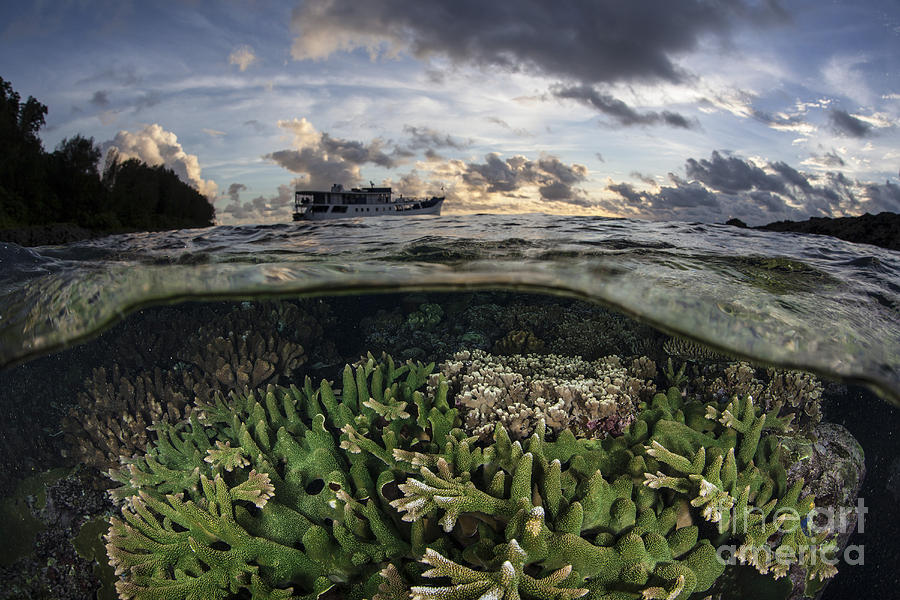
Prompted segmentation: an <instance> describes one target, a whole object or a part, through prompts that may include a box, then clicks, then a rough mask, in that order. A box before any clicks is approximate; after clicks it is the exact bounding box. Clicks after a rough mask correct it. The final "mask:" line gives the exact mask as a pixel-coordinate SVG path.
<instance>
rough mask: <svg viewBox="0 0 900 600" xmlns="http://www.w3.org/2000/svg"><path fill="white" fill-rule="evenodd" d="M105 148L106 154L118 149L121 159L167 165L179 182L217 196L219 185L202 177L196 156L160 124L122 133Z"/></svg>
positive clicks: (105, 144)
mask: <svg viewBox="0 0 900 600" xmlns="http://www.w3.org/2000/svg"><path fill="white" fill-rule="evenodd" d="M102 148H103V150H104V152H108V151H109V150H110V149H112V148H115V149H116V151H117V152H118V155H119V157H120V159H121V160H127V159H129V158H136V159H138V160H141V161H143V162H145V163H147V164H148V165H151V166H157V165H165V166H166V167H168V168H170V169H172V170H173V171H174V172H175V174H176V175H178V177H179V179H181V180H182V181H184V182H185V183H187V184H189V185H191V186H193V187H194V188H195V189H196V190H197V191H198V192H200V193H201V194H203V195H204V196H207V197H209V198H212V197H215V195H216V192H217V191H218V186H217V185H216V182H214V181H212V180H204V179H203V178H202V177H201V172H200V160H199V159H198V158H197V155H196V154H188V153H187V152H185V151H184V148H182V147H181V144H180V143H178V137H177V136H176V135H175V134H174V133H172V132H171V131H166V130H165V129H163V128H162V127H161V126H160V125H159V124H157V123H154V124H152V125H147V126H146V127H144V128H143V129H142V130H140V131H137V132H134V133H132V132H129V131H124V130H123V131H120V132H119V133H117V134H116V137H115V138H113V139H112V140H109V141H107V142H104V143H103V144H102Z"/></svg>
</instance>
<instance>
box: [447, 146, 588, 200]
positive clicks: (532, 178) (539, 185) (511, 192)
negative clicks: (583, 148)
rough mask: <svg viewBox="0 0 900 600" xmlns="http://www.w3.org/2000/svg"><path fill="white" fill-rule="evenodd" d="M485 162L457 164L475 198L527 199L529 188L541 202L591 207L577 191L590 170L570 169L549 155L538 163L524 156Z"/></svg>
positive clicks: (487, 158) (496, 157)
mask: <svg viewBox="0 0 900 600" xmlns="http://www.w3.org/2000/svg"><path fill="white" fill-rule="evenodd" d="M484 158H485V161H484V162H483V163H462V162H461V161H458V162H457V165H458V166H459V167H460V168H458V169H457V173H456V175H457V176H458V177H460V178H461V180H462V182H463V183H464V184H465V186H466V187H467V188H468V191H469V192H470V193H472V194H475V195H484V194H495V193H499V194H501V195H505V196H508V197H523V194H524V193H525V192H527V188H536V190H537V192H538V194H539V197H540V199H541V200H549V201H555V202H565V203H570V204H578V205H582V206H586V205H588V204H590V201H589V200H588V199H587V198H586V197H585V194H584V192H583V191H582V190H580V189H578V188H577V187H575V186H576V185H578V184H580V183H583V182H584V181H586V180H587V168H586V167H585V166H583V165H579V164H571V165H567V164H565V163H563V162H562V161H560V160H559V158H558V157H556V156H553V155H549V154H545V155H543V156H541V157H540V158H539V159H537V160H533V159H528V158H526V157H524V156H521V155H516V156H512V157H509V158H507V159H503V158H501V156H500V155H499V154H497V153H490V154H487V155H486V156H485V157H484Z"/></svg>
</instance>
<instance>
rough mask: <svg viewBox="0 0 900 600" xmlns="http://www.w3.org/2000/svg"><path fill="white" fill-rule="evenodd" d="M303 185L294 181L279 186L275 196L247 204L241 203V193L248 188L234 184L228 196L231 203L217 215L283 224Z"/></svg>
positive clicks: (257, 198)
mask: <svg viewBox="0 0 900 600" xmlns="http://www.w3.org/2000/svg"><path fill="white" fill-rule="evenodd" d="M302 183H303V181H302V180H300V179H294V180H292V181H291V182H290V183H289V184H284V185H279V186H278V192H277V193H276V194H275V195H273V196H268V197H266V196H262V195H260V196H257V197H255V198H253V199H252V200H248V201H245V202H242V201H241V193H242V192H245V191H246V190H247V186H245V185H244V184H242V183H232V184H231V185H229V186H228V192H227V194H226V196H227V198H228V200H229V203H228V204H227V205H226V206H225V208H223V209H221V210H219V211H216V213H217V214H219V215H220V216H222V217H224V218H226V219H228V220H233V221H252V222H257V223H260V222H283V221H284V220H285V218H286V216H287V215H288V214H289V212H290V210H289V207H290V206H291V204H292V203H293V201H294V190H295V189H296V188H297V187H298V186H300V185H301V184H302Z"/></svg>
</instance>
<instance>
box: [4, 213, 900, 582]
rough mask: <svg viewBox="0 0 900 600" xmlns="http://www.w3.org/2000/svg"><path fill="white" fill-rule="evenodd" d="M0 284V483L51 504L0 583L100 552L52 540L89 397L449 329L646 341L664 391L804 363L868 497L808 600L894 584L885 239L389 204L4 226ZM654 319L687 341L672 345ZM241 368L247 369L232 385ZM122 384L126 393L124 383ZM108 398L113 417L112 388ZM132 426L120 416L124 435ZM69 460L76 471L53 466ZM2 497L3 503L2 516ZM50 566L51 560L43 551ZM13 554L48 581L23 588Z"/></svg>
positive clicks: (477, 345)
mask: <svg viewBox="0 0 900 600" xmlns="http://www.w3.org/2000/svg"><path fill="white" fill-rule="evenodd" d="M0 290H2V294H3V299H2V301H0V364H4V365H7V369H6V370H4V371H2V372H0V383H2V386H0V401H2V408H3V410H4V411H5V412H7V413H8V415H9V417H8V419H7V422H6V423H5V425H4V427H3V428H2V437H0V450H2V452H3V457H2V459H0V490H2V492H3V493H2V495H5V496H7V497H8V498H19V499H20V500H21V499H22V498H31V500H27V501H25V500H21V502H25V503H26V504H27V505H28V506H26V508H27V509H28V511H30V512H31V513H33V514H38V515H39V517H40V518H39V520H40V519H43V520H44V521H45V522H47V523H50V525H49V526H47V527H46V529H45V532H44V533H43V534H40V535H39V536H38V538H37V540H38V541H37V542H36V543H35V546H34V548H33V549H32V551H31V554H30V555H29V554H28V548H27V547H23V548H20V549H17V552H18V556H28V557H29V558H28V559H27V560H28V561H30V562H28V563H27V564H28V565H29V566H27V567H25V566H23V563H21V562H15V561H14V560H13V559H15V558H16V557H15V556H10V558H9V560H8V561H4V560H2V559H3V557H2V556H0V566H3V565H13V566H12V567H10V568H11V569H12V571H10V570H9V569H7V570H6V571H0V579H2V580H4V581H6V580H9V581H13V582H14V585H13V586H12V587H8V588H7V589H10V590H13V589H15V590H17V591H15V592H7V595H6V596H4V595H3V594H2V593H0V598H4V597H57V596H58V597H73V598H77V597H92V596H93V594H94V593H95V591H94V590H95V588H96V585H95V584H96V582H97V581H98V578H99V577H100V576H99V575H97V573H95V572H94V571H93V570H92V569H93V568H94V567H93V566H92V560H93V562H94V563H97V564H99V563H100V562H103V561H101V560H99V559H97V558H96V557H94V559H91V558H90V557H88V558H84V557H76V556H75V555H74V554H73V553H72V552H69V553H68V554H65V553H63V554H62V555H60V554H59V553H58V552H56V553H54V552H55V551H51V550H50V549H49V548H50V547H61V546H67V544H69V539H70V538H72V537H74V536H75V535H76V534H77V532H78V531H80V529H79V528H80V526H81V524H82V523H83V522H84V521H86V520H87V518H88V516H96V515H100V516H101V517H103V516H108V515H110V514H115V511H116V510H118V509H116V508H115V507H113V506H112V505H111V504H110V501H109V499H108V498H107V497H106V494H105V491H104V487H109V486H110V482H109V481H108V480H106V479H103V477H102V476H98V475H97V469H99V470H101V471H102V470H106V468H108V467H109V465H108V464H107V463H104V461H105V460H106V461H108V460H109V459H108V456H109V455H110V454H111V453H112V454H115V451H116V449H115V448H111V447H109V446H105V447H103V448H100V449H99V450H98V448H99V447H100V446H102V443H100V442H98V441H97V439H99V438H95V439H94V440H93V441H91V442H90V443H89V444H82V445H81V446H79V443H80V442H79V435H81V436H82V437H84V434H79V433H78V432H79V431H95V432H96V431H99V430H100V429H102V426H101V425H100V424H99V421H97V422H93V421H91V422H90V423H89V419H88V417H87V416H86V415H88V414H91V413H92V412H93V413H96V417H97V418H98V419H100V420H102V418H101V417H102V415H101V414H100V412H97V411H98V410H99V409H98V408H97V407H100V406H102V402H100V403H98V398H99V399H101V400H102V398H101V396H102V397H103V398H106V397H107V396H104V395H103V394H107V395H108V396H110V397H116V398H119V399H120V400H121V399H122V398H132V397H136V396H142V397H153V398H155V399H156V400H157V404H158V405H160V406H162V407H163V408H162V409H160V410H161V411H162V413H160V412H159V411H157V413H155V414H157V415H158V414H163V413H165V410H166V409H165V407H166V406H170V407H176V406H177V407H178V409H177V410H178V411H182V410H184V409H183V407H184V406H186V405H188V404H190V398H186V397H187V396H191V395H192V394H198V393H202V392H203V390H201V391H199V392H198V389H200V388H203V386H204V385H206V386H207V388H208V386H209V381H212V382H213V383H216V384H217V385H219V384H221V385H222V387H227V385H226V383H227V382H232V381H234V384H235V385H234V387H240V385H239V384H241V383H249V384H251V387H254V386H264V385H266V384H268V383H275V382H277V383H279V384H287V383H291V382H296V383H298V385H299V384H300V383H301V382H302V378H303V377H305V376H307V375H309V376H311V377H312V378H313V379H314V380H316V381H317V380H318V379H320V378H327V379H330V380H332V381H334V380H339V379H340V368H341V366H342V365H343V364H344V363H345V362H352V361H354V360H356V359H357V358H358V357H359V356H360V354H363V353H365V352H366V351H367V350H369V351H372V352H374V353H376V354H377V353H380V352H381V351H387V352H389V353H391V354H392V355H393V356H394V357H395V358H397V359H398V360H401V359H406V358H411V359H415V360H422V361H424V362H429V361H435V362H438V363H440V362H441V361H447V360H448V359H449V358H451V357H452V356H453V354H454V353H455V352H456V351H457V350H460V349H463V348H468V349H482V350H484V351H487V352H494V353H495V354H498V355H499V354H516V353H522V354H524V353H526V352H536V353H538V354H555V355H561V356H574V355H580V356H584V357H585V359H588V360H594V359H598V358H601V357H603V356H608V355H611V354H617V355H619V356H622V357H632V356H640V355H643V356H647V357H649V358H651V359H652V360H653V361H655V364H656V365H657V367H658V371H657V375H656V383H657V387H659V388H660V389H664V388H665V385H666V378H665V376H664V374H663V371H664V368H665V365H666V361H667V360H669V359H674V365H675V367H676V368H677V366H678V365H679V364H684V365H686V366H687V372H688V374H689V375H691V373H693V376H695V377H699V378H701V379H703V381H707V380H711V379H713V378H714V377H713V376H714V374H721V373H723V372H724V371H723V370H724V369H725V368H726V365H728V364H731V363H733V362H735V361H738V360H740V359H746V360H749V361H751V362H752V363H753V364H754V365H755V369H756V372H757V374H758V377H759V379H760V381H762V382H764V383H765V382H768V381H769V380H768V377H769V375H767V374H766V373H767V371H766V369H767V368H768V367H772V366H774V367H778V368H779V369H803V370H805V371H810V372H812V373H815V374H816V375H817V376H818V377H819V380H820V381H821V386H822V390H823V392H822V394H823V398H822V402H821V410H822V413H823V414H824V421H828V422H832V423H838V424H841V425H844V426H845V427H846V428H847V430H849V432H850V433H851V434H852V435H853V436H855V437H856V439H858V440H859V441H860V443H861V444H862V447H863V449H864V450H865V452H866V460H865V462H866V469H867V471H868V474H867V476H866V479H865V482H864V484H863V488H862V491H861V493H860V495H861V497H863V498H864V499H865V500H866V505H867V506H868V507H869V510H870V512H869V515H868V521H867V522H866V527H867V528H866V531H865V532H864V533H856V534H854V536H853V537H852V538H851V540H850V542H849V543H850V544H856V545H864V546H865V548H866V550H865V552H866V555H865V562H864V564H861V565H858V566H853V567H850V566H844V567H843V568H841V569H839V574H838V576H837V577H836V578H835V579H834V581H833V583H832V584H831V585H830V586H829V587H828V589H827V591H826V597H827V598H842V597H851V596H852V594H853V592H858V591H859V589H860V586H863V588H862V589H866V590H867V593H870V594H871V595H873V596H874V597H885V598H887V597H891V594H892V593H893V592H894V591H895V590H896V585H900V582H898V581H897V579H898V575H897V573H896V569H895V568H894V566H893V565H894V562H893V561H892V557H893V558H894V559H895V558H896V557H897V550H896V548H897V546H896V544H895V540H896V539H897V535H898V534H900V531H898V526H897V523H898V521H897V519H896V517H895V515H894V512H893V511H892V510H890V507H891V506H892V505H893V503H895V502H896V500H897V498H900V463H897V461H896V460H895V456H896V447H897V445H896V439H895V438H894V431H895V430H896V425H897V424H898V422H900V417H898V414H897V409H895V408H894V407H893V406H892V404H897V403H898V402H900V318H898V317H900V294H898V291H900V255H898V254H897V253H894V252H890V251H886V250H881V249H879V248H876V247H872V246H867V245H857V244H851V243H848V242H843V241H841V240H836V239H832V238H827V237H820V236H798V235H792V234H775V233H768V232H757V231H747V230H742V229H735V228H731V227H727V226H717V225H704V224H684V223H648V222H640V221H630V220H608V219H598V218H584V217H555V216H554V217H551V216H541V215H528V216H496V215H475V216H460V217H441V218H439V219H435V218H421V219H390V218H385V219H377V220H376V219H372V220H357V221H347V222H340V221H339V222H334V223H321V224H320V223H312V224H300V225H274V226H248V227H218V228H212V229H206V230H191V231H180V232H164V233H153V234H131V235H122V236H113V237H110V238H105V239H101V240H94V241H90V242H83V243H77V244H71V245H67V246H61V247H40V248H34V249H25V248H20V247H17V246H13V245H8V244H2V243H0ZM434 307H437V308H434ZM101 333H102V335H100V334H101ZM526 334H528V335H531V336H532V337H531V338H528V337H527V336H526ZM98 335H99V337H97V336H98ZM517 335H518V336H519V337H516V336H517ZM672 336H676V338H675V339H676V340H678V341H679V343H681V344H682V345H681V346H679V347H677V348H676V347H675V346H673V345H672V339H673V338H672ZM217 340H225V341H217ZM691 341H693V342H702V346H692V345H690V344H689V342H691ZM226 342H227V343H229V344H232V346H233V347H234V348H238V346H239V345H240V344H241V343H243V344H245V346H242V347H241V348H242V349H241V350H240V352H233V353H232V354H234V355H237V354H241V353H243V354H244V355H247V354H249V355H254V356H261V355H263V354H265V353H266V352H268V353H269V354H266V356H267V357H268V358H267V359H266V360H264V361H260V360H257V361H256V362H254V363H253V364H252V365H249V366H246V365H245V366H241V365H238V363H237V362H234V363H233V364H231V366H228V365H225V364H224V363H223V364H213V363H212V362H210V361H209V360H206V359H205V358H204V356H206V354H204V352H206V353H211V354H212V355H215V354H216V352H218V353H219V354H218V355H223V356H224V355H225V354H227V353H225V354H222V353H223V352H224V351H223V350H222V349H221V348H222V346H221V344H225V343H226ZM667 343H668V345H667ZM216 344H219V345H220V346H219V347H218V348H214V346H215V345H216ZM254 344H255V346H254ZM232 346H229V348H231V347H232ZM297 347H300V348H301V349H302V352H301V350H297ZM248 348H249V349H248ZM253 348H257V350H254V349H253ZM260 348H262V349H260ZM254 352H256V354H254ZM273 352H274V354H273ZM218 355H217V356H218ZM229 360H230V359H229ZM235 360H237V359H235ZM226 362H227V361H226ZM262 363H265V365H268V366H270V367H271V372H270V371H269V370H267V368H266V366H265V365H263V366H260V365H261V364H262ZM100 368H103V369H104V371H102V372H100V371H98V369H100ZM114 369H118V371H116V372H115V373H114V372H113V370H114ZM229 369H230V371H229ZM198 373H200V374H198ZM229 373H231V374H229ZM240 373H244V374H246V375H247V376H248V377H249V380H248V381H246V382H245V381H243V380H240V381H238V380H237V379H239V376H238V375H237V374H240ZM233 375H234V377H233ZM203 376H206V377H207V379H208V381H206V383H204V380H203ZM190 377H194V379H192V380H191V383H190V384H188V383H185V382H186V381H187V380H188V379H190ZM236 377H237V379H236ZM217 378H218V379H217ZM229 378H231V379H229ZM126 380H127V381H129V382H131V383H129V384H128V385H135V386H137V387H138V388H139V389H137V391H134V390H132V391H128V390H125V391H123V389H122V387H121V385H123V384H122V381H126ZM692 381H694V380H692ZM696 381H700V379H697V380H696ZM117 385H118V386H120V387H116V386H117ZM689 385H693V383H691V384H689ZM697 385H698V386H699V385H700V384H697ZM141 386H143V387H141ZM198 386H200V387H198ZM204 389H206V388H204ZM698 389H699V388H698ZM179 394H180V396H179ZM123 406H124V407H123V408H120V409H119V410H120V411H125V412H126V413H127V411H128V406H131V405H128V404H127V402H126V405H123ZM79 411H80V412H79ZM180 414H181V413H180V412H179V413H178V415H170V417H171V418H172V419H173V420H175V419H177V418H178V416H179V415H180ZM73 415H78V417H77V419H75V417H74V416H73ZM103 418H106V417H103ZM78 419H80V420H78ZM76 421H77V422H76ZM149 424H150V423H149V422H148V423H140V424H139V425H140V426H132V428H131V429H128V428H127V427H126V428H125V436H124V437H128V436H132V437H133V436H134V435H138V434H136V433H135V432H143V431H145V426H146V425H149ZM129 432H130V433H129ZM107 434H108V435H107V438H108V439H111V438H109V435H110V434H109V432H107ZM120 434H121V431H120ZM139 435H141V436H143V435H145V434H143V433H140V434H139ZM146 435H147V436H148V437H147V439H148V440H152V439H153V435H154V434H153V433H152V432H151V433H148V434H146ZM85 439H87V438H85ZM116 443H118V442H116ZM140 443H146V441H145V440H144V438H143V437H142V438H141V440H140V441H139V442H138V444H140ZM88 446H90V448H88ZM79 448H80V449H79ZM92 452H93V454H91V453H92ZM75 464H82V465H86V466H87V468H84V469H80V470H79V469H76V470H75V471H71V469H72V467H73V465H75ZM53 467H59V468H65V469H68V471H67V472H66V473H67V474H66V476H65V477H64V478H63V479H57V480H54V481H56V483H54V484H52V486H49V487H47V488H46V489H47V490H50V491H51V492H52V493H51V494H49V496H52V498H53V499H54V502H55V503H54V504H53V505H52V510H51V509H48V508H39V507H38V506H37V504H40V500H35V498H37V497H38V496H40V494H38V493H32V492H28V491H26V492H22V490H21V488H20V489H19V490H18V491H16V486H19V485H20V482H21V481H23V479H25V480H26V481H31V480H28V479H26V478H27V477H28V476H34V475H35V474H38V473H42V472H45V471H47V470H48V469H50V468H53ZM31 484H32V485H36V484H34V482H33V481H32V482H31ZM34 489H38V490H39V489H41V485H37V486H36V487H34ZM895 494H896V496H895ZM21 502H20V505H19V506H18V509H16V510H13V509H9V510H10V511H12V512H11V513H4V514H13V515H19V516H18V517H10V518H11V519H15V518H20V517H21V515H23V514H25V512H24V511H23V510H21V509H22V505H21ZM29 502H30V503H31V504H28V503H29ZM35 502H37V504H35ZM60 507H63V508H60ZM14 508H15V507H14ZM3 510H6V509H3ZM17 510H18V512H16V511H17ZM21 518H22V519H24V520H27V519H25V518H24V517H21ZM23 527H24V526H23ZM25 529H27V527H25ZM21 530H23V529H22V528H20V529H13V530H10V531H6V532H4V533H6V535H17V534H18V533H19V532H20V531H21ZM51 532H56V533H55V534H54V535H56V537H53V536H52V535H50V533H51ZM41 536H43V537H41ZM94 537H95V538H96V536H94ZM29 539H30V538H29ZM42 544H43V545H42ZM25 545H26V546H27V544H25ZM101 552H102V551H101ZM10 554H14V553H12V552H11V553H10ZM79 556H80V555H79ZM18 560H20V561H21V560H25V559H22V558H19V559H18ZM51 562H53V564H54V565H57V564H59V565H61V566H59V567H58V568H57V567H56V566H53V567H51V566H45V565H50V564H51ZM4 568H5V567H4ZM16 572H17V573H18V574H16ZM24 572H29V573H33V575H32V579H33V580H40V581H42V582H43V583H42V584H40V585H38V584H34V583H33V582H32V583H30V584H28V585H26V584H24V583H22V580H23V576H22V573H24ZM782 581H783V580H782ZM48 582H49V583H48ZM54 582H55V583H54ZM73 582H77V584H76V583H73ZM2 583H3V582H0V585H2ZM41 585H44V588H43V589H44V590H53V591H51V592H45V593H44V595H43V596H41V595H39V594H38V593H37V592H35V591H34V590H35V589H37V588H40V587H41ZM54 585H55V587H54ZM78 585H82V586H84V587H83V589H81V588H78V587H77V586H78ZM92 585H94V587H91V586H92ZM29 586H30V587H29ZM63 589H65V590H68V591H66V592H65V594H67V595H64V594H63V592H60V591H59V590H63ZM721 593H722V594H726V595H725V596H722V597H731V596H727V594H728V593H730V592H721ZM16 594H19V596H17V595H16ZM54 594H57V596H54ZM79 594H83V595H81V596H79ZM701 597H702V596H701ZM734 597H737V596H734ZM771 597H779V596H771ZM781 597H783V596H781Z"/></svg>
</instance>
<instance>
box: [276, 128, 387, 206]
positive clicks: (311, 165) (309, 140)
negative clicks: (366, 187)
mask: <svg viewBox="0 0 900 600" xmlns="http://www.w3.org/2000/svg"><path fill="white" fill-rule="evenodd" d="M278 126H279V127H281V128H282V129H284V130H286V131H289V132H290V133H291V134H292V135H293V145H294V147H293V148H292V149H286V150H278V151H276V152H272V153H269V154H266V155H265V156H264V157H263V158H266V159H268V160H272V161H274V162H275V163H277V164H279V165H281V166H282V167H284V168H285V169H287V170H289V171H291V172H293V173H299V174H301V175H302V177H301V181H302V182H303V183H304V184H305V185H308V186H309V187H311V188H323V189H328V188H330V187H331V185H332V184H334V183H341V184H344V185H356V184H357V183H359V181H360V179H361V175H360V166H362V165H364V164H367V163H372V164H376V165H379V166H382V167H387V168H391V167H394V166H396V164H397V162H396V159H395V157H394V156H391V155H389V154H387V153H386V152H385V151H384V148H385V144H384V143H383V142H382V141H381V140H379V139H375V140H373V141H371V142H369V143H364V142H359V141H353V140H345V139H341V138H336V137H332V136H331V135H329V134H327V133H321V132H319V131H318V130H316V128H315V127H314V126H313V124H312V123H310V122H309V121H307V120H306V118H302V119H296V118H295V119H291V120H289V121H278Z"/></svg>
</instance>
